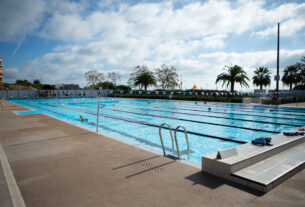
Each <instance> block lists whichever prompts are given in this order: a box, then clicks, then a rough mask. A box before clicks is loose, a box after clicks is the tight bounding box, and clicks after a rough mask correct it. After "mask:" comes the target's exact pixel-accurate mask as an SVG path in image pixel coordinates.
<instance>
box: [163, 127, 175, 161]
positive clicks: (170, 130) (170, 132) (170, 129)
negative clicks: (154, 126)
mask: <svg viewBox="0 0 305 207" xmlns="http://www.w3.org/2000/svg"><path fill="white" fill-rule="evenodd" d="M165 125H167V126H168V129H169V134H170V136H171V140H172V153H173V154H174V139H173V134H172V128H171V126H170V125H169V124H167V123H163V124H161V125H160V127H159V136H160V141H161V146H162V149H163V156H165V148H164V144H163V138H162V134H161V129H162V127H163V126H165ZM176 143H177V142H176Z"/></svg>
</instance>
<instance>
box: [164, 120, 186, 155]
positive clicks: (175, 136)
mask: <svg viewBox="0 0 305 207" xmlns="http://www.w3.org/2000/svg"><path fill="white" fill-rule="evenodd" d="M163 126H168V129H169V134H170V137H171V140H172V153H173V154H174V139H173V134H172V128H171V126H170V125H169V124H167V123H163V124H161V125H160V127H159V136H160V141H161V146H162V150H163V156H165V155H166V154H165V148H164V144H163V138H162V134H161V129H162V128H163ZM179 128H183V130H184V134H185V139H186V144H187V156H188V157H189V155H190V147H189V141H188V136H187V130H186V128H185V127H184V126H182V125H179V126H178V127H177V128H176V129H175V133H174V138H175V144H176V148H177V155H178V159H179V160H180V151H179V147H178V141H177V131H178V130H179Z"/></svg>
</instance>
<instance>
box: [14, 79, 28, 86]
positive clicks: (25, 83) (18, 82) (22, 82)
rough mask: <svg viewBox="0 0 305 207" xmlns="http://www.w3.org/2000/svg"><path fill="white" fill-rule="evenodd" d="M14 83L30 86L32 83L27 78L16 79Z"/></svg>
mask: <svg viewBox="0 0 305 207" xmlns="http://www.w3.org/2000/svg"><path fill="white" fill-rule="evenodd" d="M16 85H22V86H32V83H31V82H30V81H28V80H16Z"/></svg>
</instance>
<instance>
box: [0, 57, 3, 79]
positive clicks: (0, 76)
mask: <svg viewBox="0 0 305 207" xmlns="http://www.w3.org/2000/svg"><path fill="white" fill-rule="evenodd" d="M2 83H3V65H2V58H1V57H0V84H2Z"/></svg>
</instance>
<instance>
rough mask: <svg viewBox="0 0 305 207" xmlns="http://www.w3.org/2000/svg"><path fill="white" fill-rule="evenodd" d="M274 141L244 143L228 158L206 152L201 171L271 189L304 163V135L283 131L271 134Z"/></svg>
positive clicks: (301, 167)
mask: <svg viewBox="0 0 305 207" xmlns="http://www.w3.org/2000/svg"><path fill="white" fill-rule="evenodd" d="M292 131H296V130H292ZM272 144H273V146H255V145H253V144H251V143H247V144H243V145H240V146H237V147H236V151H237V154H236V155H233V156H231V157H228V158H225V159H216V157H217V153H213V154H209V155H207V156H203V157H202V171H204V172H207V173H210V174H213V175H216V176H219V177H223V178H226V179H228V180H231V181H234V182H237V183H240V184H242V185H246V186H248V187H250V188H254V189H256V190H259V191H262V192H268V191H270V190H271V189H273V188H274V187H276V186H277V185H278V184H280V183H281V182H283V181H285V180H286V179H288V178H289V177H290V176H292V175H294V174H295V173H297V172H298V171H300V170H302V169H304V166H305V164H304V162H305V136H295V137H292V136H284V135H283V134H282V133H280V134H277V135H273V136H272Z"/></svg>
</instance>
